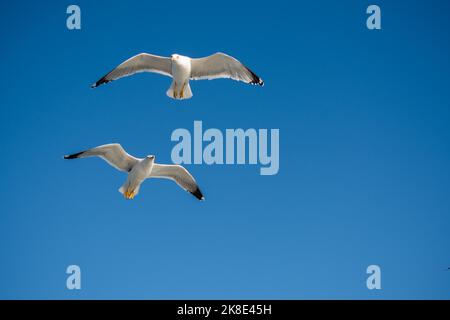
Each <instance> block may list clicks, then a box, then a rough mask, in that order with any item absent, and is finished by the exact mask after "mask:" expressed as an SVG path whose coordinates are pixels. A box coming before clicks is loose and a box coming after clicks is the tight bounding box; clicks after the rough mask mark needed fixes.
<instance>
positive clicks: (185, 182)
mask: <svg viewBox="0 0 450 320" xmlns="http://www.w3.org/2000/svg"><path fill="white" fill-rule="evenodd" d="M86 157H100V158H102V159H103V160H105V161H106V162H108V163H109V164H110V165H112V166H113V167H114V168H116V169H118V170H120V171H124V172H127V173H128V177H127V180H126V181H125V183H124V184H123V185H122V186H121V187H120V189H119V191H120V193H122V194H123V195H124V197H125V198H127V199H133V198H134V197H135V196H136V195H137V194H138V193H139V188H140V186H141V184H142V182H144V180H145V179H148V178H163V179H170V180H173V181H175V182H176V183H177V184H178V185H179V186H180V187H182V188H183V189H184V190H186V191H189V192H190V193H192V194H193V195H194V196H195V197H196V198H197V199H199V200H204V199H205V198H204V197H203V194H202V192H201V191H200V189H199V187H198V185H197V183H196V182H195V179H194V177H192V175H191V174H190V173H189V172H188V171H187V170H186V169H185V168H184V167H182V166H180V165H164V164H157V163H155V156H147V157H145V158H143V159H139V158H135V157H133V156H131V155H129V154H128V153H127V152H126V151H125V150H124V149H123V148H122V146H121V145H120V144H118V143H111V144H105V145H102V146H98V147H95V148H92V149H89V150H86V151H82V152H78V153H74V154H71V155H67V156H64V159H76V158H86Z"/></svg>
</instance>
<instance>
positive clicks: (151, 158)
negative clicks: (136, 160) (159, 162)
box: [145, 156, 155, 160]
mask: <svg viewBox="0 0 450 320" xmlns="http://www.w3.org/2000/svg"><path fill="white" fill-rule="evenodd" d="M145 158H146V159H148V160H153V159H155V156H146V157H145Z"/></svg>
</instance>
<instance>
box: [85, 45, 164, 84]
mask: <svg viewBox="0 0 450 320" xmlns="http://www.w3.org/2000/svg"><path fill="white" fill-rule="evenodd" d="M139 72H155V73H159V74H163V75H166V76H169V77H171V76H172V60H171V59H170V58H166V57H160V56H156V55H153V54H149V53H140V54H138V55H135V56H134V57H131V58H130V59H128V60H126V61H125V62H122V63H121V64H120V65H118V66H117V67H116V68H115V69H114V70H112V71H111V72H109V73H108V74H106V75H105V76H104V77H102V78H101V79H100V80H98V81H97V82H96V83H94V84H93V85H92V86H91V87H92V88H96V87H98V86H100V85H102V84H104V83H108V82H111V81H114V80H117V79H120V78H123V77H126V76H130V75H133V74H135V73H139Z"/></svg>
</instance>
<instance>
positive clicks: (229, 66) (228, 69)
mask: <svg viewBox="0 0 450 320" xmlns="http://www.w3.org/2000/svg"><path fill="white" fill-rule="evenodd" d="M218 78H231V79H233V80H237V81H243V82H245V83H250V84H256V85H260V86H263V85H264V81H263V80H262V79H261V78H260V77H258V76H257V75H256V74H255V73H254V72H253V71H251V70H250V69H249V68H247V67H246V66H245V65H243V64H242V63H241V62H239V61H238V60H237V59H235V58H233V57H231V56H229V55H227V54H225V53H221V52H218V53H215V54H213V55H210V56H208V57H204V58H199V59H192V60H191V79H194V80H202V79H208V80H212V79H218Z"/></svg>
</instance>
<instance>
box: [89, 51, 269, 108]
mask: <svg viewBox="0 0 450 320" xmlns="http://www.w3.org/2000/svg"><path fill="white" fill-rule="evenodd" d="M139 72H155V73H159V74H162V75H165V76H169V77H172V78H173V80H172V84H171V86H170V88H169V90H167V92H166V93H167V95H168V96H169V97H171V98H174V99H180V100H181V99H189V98H191V97H192V91H191V87H190V86H189V80H191V79H192V80H202V79H208V80H211V79H218V78H231V79H233V80H237V81H243V82H245V83H250V84H255V85H260V86H263V85H264V81H263V80H262V79H261V78H260V77H258V76H257V75H256V74H255V73H254V72H253V71H251V70H250V69H249V68H247V67H246V66H244V65H243V64H242V63H241V62H239V61H238V60H236V59H235V58H233V57H231V56H229V55H226V54H225V53H221V52H218V53H215V54H213V55H211V56H208V57H204V58H199V59H192V58H189V57H186V56H182V55H179V54H173V55H172V56H171V57H170V58H169V57H160V56H156V55H153V54H149V53H140V54H138V55H135V56H134V57H131V58H130V59H128V60H126V61H125V62H122V63H121V64H120V65H118V66H117V67H116V68H115V69H114V70H112V71H111V72H109V73H108V74H106V75H105V76H104V77H103V78H101V79H100V80H98V81H97V82H96V83H94V84H93V85H92V88H96V87H98V86H100V85H102V84H104V83H108V82H111V81H114V80H116V79H120V78H123V77H126V76H130V75H133V74H135V73H139Z"/></svg>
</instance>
